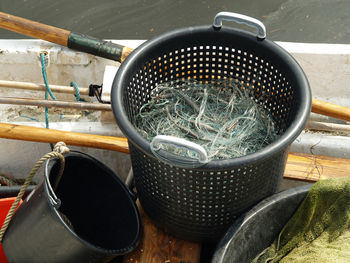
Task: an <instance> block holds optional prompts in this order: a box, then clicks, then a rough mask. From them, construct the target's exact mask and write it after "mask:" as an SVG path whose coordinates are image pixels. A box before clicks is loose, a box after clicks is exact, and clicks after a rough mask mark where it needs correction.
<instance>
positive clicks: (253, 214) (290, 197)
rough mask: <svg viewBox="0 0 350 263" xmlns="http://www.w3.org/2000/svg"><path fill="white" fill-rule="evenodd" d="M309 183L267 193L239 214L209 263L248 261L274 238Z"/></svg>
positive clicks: (246, 262) (304, 194)
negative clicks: (246, 210)
mask: <svg viewBox="0 0 350 263" xmlns="http://www.w3.org/2000/svg"><path fill="white" fill-rule="evenodd" d="M311 186H312V185H305V186H300V187H296V188H292V189H289V190H286V191H283V192H280V193H278V194H275V195H273V196H270V197H269V198H266V199H265V200H263V201H261V202H260V203H259V204H257V205H256V206H255V207H253V208H252V209H251V210H250V211H249V212H247V213H245V214H243V215H241V216H240V217H239V218H238V219H237V221H235V223H234V224H233V225H232V226H231V227H230V228H229V230H228V231H227V232H226V234H225V236H224V237H223V238H222V239H221V241H220V242H219V244H218V246H217V248H216V251H215V253H214V256H213V259H212V263H243V262H244V263H248V262H251V260H253V259H254V258H255V257H256V256H257V255H258V254H259V253H260V252H261V251H263V250H264V249H265V248H267V247H268V246H270V245H271V243H272V242H273V241H274V240H275V239H276V237H277V236H278V234H279V233H280V232H281V230H282V228H283V227H284V225H285V224H286V223H287V222H288V220H289V219H290V218H291V217H292V215H293V214H294V212H295V211H296V210H297V208H298V207H299V205H300V203H301V202H302V201H303V200H304V198H305V197H306V195H307V193H308V192H309V190H310V188H311Z"/></svg>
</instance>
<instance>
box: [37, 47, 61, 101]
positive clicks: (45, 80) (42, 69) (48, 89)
mask: <svg viewBox="0 0 350 263" xmlns="http://www.w3.org/2000/svg"><path fill="white" fill-rule="evenodd" d="M40 58H41V71H42V73H43V78H44V82H45V87H46V90H47V92H49V94H50V96H51V98H52V99H53V100H57V99H56V97H55V95H53V93H52V91H51V89H50V87H49V84H48V83H47V75H46V68H45V54H44V53H41V54H40ZM45 99H48V98H46V96H45Z"/></svg>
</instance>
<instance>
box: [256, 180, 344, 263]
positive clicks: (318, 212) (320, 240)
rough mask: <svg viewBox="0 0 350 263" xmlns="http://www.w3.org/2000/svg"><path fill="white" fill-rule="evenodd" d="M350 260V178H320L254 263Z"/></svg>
mask: <svg viewBox="0 0 350 263" xmlns="http://www.w3.org/2000/svg"><path fill="white" fill-rule="evenodd" d="M267 262H269V263H270V262H281V263H287V262H295V263H311V262H317V263H333V262H334V263H349V262H350V177H345V178H337V179H328V180H321V181H319V182H317V183H316V184H315V185H314V186H313V187H312V188H311V190H310V192H309V193H308V195H307V197H306V198H305V200H304V201H303V203H302V204H301V205H300V207H299V208H298V210H297V211H296V213H295V214H294V215H293V217H292V218H291V219H290V220H289V222H288V223H287V224H286V225H285V227H284V228H283V230H282V231H281V233H280V234H279V236H278V237H277V238H276V240H275V241H274V242H273V244H272V245H271V246H270V247H268V248H267V249H265V250H264V251H263V252H262V253H261V254H260V255H258V256H257V257H256V258H255V259H254V260H253V261H252V263H267Z"/></svg>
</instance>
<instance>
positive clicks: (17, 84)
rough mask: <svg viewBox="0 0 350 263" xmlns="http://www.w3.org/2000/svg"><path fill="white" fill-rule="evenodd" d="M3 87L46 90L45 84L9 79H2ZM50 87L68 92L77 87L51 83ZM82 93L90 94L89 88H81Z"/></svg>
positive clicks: (0, 85) (58, 91) (56, 90)
mask: <svg viewBox="0 0 350 263" xmlns="http://www.w3.org/2000/svg"><path fill="white" fill-rule="evenodd" d="M0 87H1V88H12V89H23V90H35V91H46V87H45V85H44V84H35V83H31V82H19V81H8V80H0ZM50 89H51V90H52V91H53V92H57V93H68V94H75V93H76V91H75V88H74V87H69V86H60V85H50ZM79 93H80V94H81V95H89V88H79Z"/></svg>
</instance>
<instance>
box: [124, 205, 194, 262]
mask: <svg viewBox="0 0 350 263" xmlns="http://www.w3.org/2000/svg"><path fill="white" fill-rule="evenodd" d="M138 207H139V210H140V214H141V218H142V224H143V237H142V241H141V243H140V245H139V246H138V248H137V249H135V250H134V251H133V252H131V253H130V254H128V255H126V256H125V257H124V259H123V263H198V262H199V256H200V244H197V243H191V242H188V241H184V240H180V239H177V238H174V237H172V236H171V235H169V234H167V233H165V232H164V231H162V230H160V229H158V228H157V227H156V226H155V225H154V224H153V223H152V221H151V219H150V218H149V217H148V216H147V215H146V214H145V212H144V211H143V210H142V208H141V206H140V204H139V203H138Z"/></svg>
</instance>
